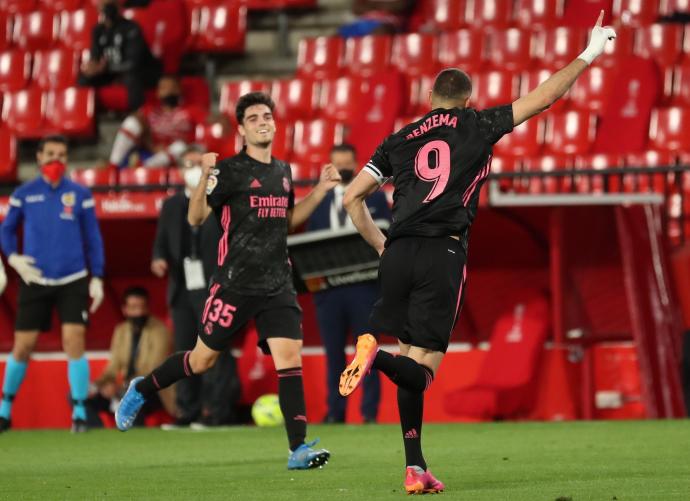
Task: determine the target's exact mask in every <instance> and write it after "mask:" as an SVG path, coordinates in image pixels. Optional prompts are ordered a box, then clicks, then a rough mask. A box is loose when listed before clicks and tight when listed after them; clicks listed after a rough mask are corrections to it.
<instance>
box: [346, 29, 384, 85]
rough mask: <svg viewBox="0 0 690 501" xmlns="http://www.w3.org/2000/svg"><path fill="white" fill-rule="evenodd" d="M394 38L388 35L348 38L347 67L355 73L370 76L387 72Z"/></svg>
mask: <svg viewBox="0 0 690 501" xmlns="http://www.w3.org/2000/svg"><path fill="white" fill-rule="evenodd" d="M392 44H393V39H392V38H391V37H389V36H387V35H369V36H365V37H360V38H348V39H347V41H346V42H345V67H346V68H347V69H348V71H349V72H350V73H352V74H354V75H361V76H369V75H372V74H374V73H380V72H385V71H387V70H388V69H389V67H390V65H391V46H392Z"/></svg>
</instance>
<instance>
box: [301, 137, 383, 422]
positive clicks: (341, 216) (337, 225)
mask: <svg viewBox="0 0 690 501" xmlns="http://www.w3.org/2000/svg"><path fill="white" fill-rule="evenodd" d="M331 163H332V164H333V165H334V166H335V167H336V169H338V172H339V173H340V177H341V178H342V182H341V184H339V185H338V186H336V187H335V188H334V189H333V190H332V191H330V192H329V193H328V195H326V198H324V199H323V201H322V202H321V204H320V205H319V206H318V207H317V208H316V210H315V211H314V213H313V214H312V216H311V217H310V218H309V221H308V222H307V231H315V230H325V229H332V230H337V229H342V228H352V229H355V227H354V225H353V224H352V221H351V220H350V218H349V217H348V215H347V212H346V211H345V208H344V207H343V194H344V193H345V188H346V187H347V185H348V184H349V183H350V181H351V180H352V178H353V176H354V173H355V168H356V167H357V158H356V151H355V149H354V147H353V146H351V145H349V144H341V145H337V146H334V147H333V148H332V149H331ZM366 202H367V206H368V207H369V212H370V213H371V215H372V217H373V218H374V220H376V219H386V220H388V221H390V218H391V211H390V207H389V206H388V201H387V200H386V195H385V194H384V193H383V192H381V191H378V192H375V193H373V194H372V195H371V196H370V197H369V198H368V199H367V201H366ZM376 297H377V290H376V284H375V283H374V282H368V283H361V284H354V285H344V286H340V287H334V288H332V289H328V290H325V291H322V292H317V293H316V294H314V304H315V306H316V316H317V320H318V324H319V332H320V333H321V340H322V341H323V345H324V348H325V349H326V362H327V372H328V379H327V384H328V402H327V403H328V413H327V414H326V416H325V418H324V422H326V423H343V422H345V404H346V400H345V398H344V397H342V396H341V395H340V392H339V391H338V383H339V381H340V372H341V371H342V368H343V367H344V366H345V346H346V345H347V340H348V334H350V335H352V336H355V337H356V336H358V335H360V334H361V333H363V332H367V330H368V329H367V327H368V323H369V315H370V313H371V308H372V306H373V305H374V302H375V301H376ZM363 385H364V386H363V387H364V395H363V398H362V405H361V409H360V412H361V414H362V418H363V419H364V421H365V422H375V421H376V416H377V414H378V407H379V400H380V396H381V386H380V382H379V375H378V373H377V372H376V371H371V373H370V374H369V376H367V378H366V379H365V381H364V383H363Z"/></svg>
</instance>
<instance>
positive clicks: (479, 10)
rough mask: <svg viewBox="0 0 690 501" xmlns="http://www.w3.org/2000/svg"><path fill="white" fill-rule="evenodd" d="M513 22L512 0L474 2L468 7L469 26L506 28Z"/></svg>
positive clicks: (481, 0)
mask: <svg viewBox="0 0 690 501" xmlns="http://www.w3.org/2000/svg"><path fill="white" fill-rule="evenodd" d="M512 21H513V1H512V0H473V1H469V2H468V6H467V24H469V25H471V26H475V27H477V26H484V27H486V26H490V27H492V28H506V27H507V26H508V25H510V24H511V23H512Z"/></svg>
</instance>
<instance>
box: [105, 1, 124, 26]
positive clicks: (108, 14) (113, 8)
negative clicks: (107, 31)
mask: <svg viewBox="0 0 690 501" xmlns="http://www.w3.org/2000/svg"><path fill="white" fill-rule="evenodd" d="M103 16H104V17H105V18H106V19H107V20H108V21H110V22H113V21H115V20H117V19H118V18H119V17H120V8H119V7H118V6H117V4H116V3H115V2H111V3H107V4H105V5H104V6H103Z"/></svg>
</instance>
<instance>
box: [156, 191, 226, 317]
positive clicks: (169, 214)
mask: <svg viewBox="0 0 690 501" xmlns="http://www.w3.org/2000/svg"><path fill="white" fill-rule="evenodd" d="M187 207H189V200H188V199H187V197H186V196H185V195H184V192H179V193H177V194H175V195H173V196H171V197H170V198H167V199H166V200H165V202H163V207H162V208H161V213H160V217H159V218H158V227H157V229H156V240H155V241H154V243H153V259H165V260H166V261H167V263H168V298H167V299H168V305H170V306H172V305H174V304H175V301H176V300H177V298H178V296H179V294H180V293H184V292H185V290H186V289H185V278H184V264H183V262H184V258H185V256H184V255H183V254H184V253H185V252H184V249H186V248H187V249H188V248H190V243H189V242H183V241H182V239H183V236H185V235H186V236H189V237H191V232H190V231H187V228H189V223H187ZM185 225H187V226H186V227H185ZM220 237H221V229H220V225H219V224H218V219H217V218H216V216H215V215H214V214H213V213H211V214H210V215H209V216H208V218H207V219H206V221H205V222H204V224H203V225H202V226H201V234H200V237H199V243H200V249H199V252H200V257H201V260H202V262H203V265H204V276H205V277H206V283H207V284H208V283H209V280H210V278H211V276H212V275H213V272H214V271H215V268H216V265H217V259H218V240H219V239H220Z"/></svg>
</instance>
